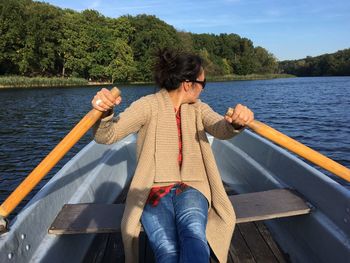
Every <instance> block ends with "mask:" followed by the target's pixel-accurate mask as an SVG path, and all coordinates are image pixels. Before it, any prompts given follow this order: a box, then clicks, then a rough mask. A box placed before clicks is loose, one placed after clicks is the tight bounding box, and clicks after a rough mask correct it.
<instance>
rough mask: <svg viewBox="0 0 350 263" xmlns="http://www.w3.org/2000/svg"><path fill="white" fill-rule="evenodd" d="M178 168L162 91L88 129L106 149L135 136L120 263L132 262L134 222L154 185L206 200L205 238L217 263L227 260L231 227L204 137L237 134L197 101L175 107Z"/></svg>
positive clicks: (172, 120) (230, 215)
mask: <svg viewBox="0 0 350 263" xmlns="http://www.w3.org/2000/svg"><path fill="white" fill-rule="evenodd" d="M181 129H182V143H183V162H182V166H181V170H180V169H179V166H178V163H177V160H178V159H177V157H178V150H179V148H178V147H179V146H178V134H177V133H178V131H177V127H176V119H175V113H174V107H173V104H172V102H171V99H170V97H169V94H168V92H167V91H166V90H165V89H162V90H161V91H159V92H158V93H156V94H152V95H148V96H145V97H142V98H140V99H139V100H137V101H135V102H133V103H132V104H131V105H130V106H129V107H128V108H127V109H126V110H125V111H124V112H122V113H121V114H120V115H119V116H118V117H117V118H113V114H112V115H110V116H107V117H105V118H103V119H102V120H100V121H99V122H98V123H97V124H96V125H95V126H94V139H95V141H96V142H97V143H103V144H111V143H114V142H116V141H118V140H120V139H122V138H124V137H125V136H127V135H129V134H131V133H137V134H138V136H137V167H136V170H135V174H134V177H133V179H132V182H131V185H130V189H129V192H128V195H127V199H126V206H125V211H124V215H123V219H122V238H123V244H124V250H125V261H126V262H138V236H139V233H140V227H141V223H140V218H141V215H142V211H143V207H144V205H145V202H146V199H147V197H148V194H149V191H150V189H151V188H152V186H154V185H162V184H163V185H165V184H169V183H170V182H177V181H183V182H185V183H186V184H188V185H190V186H192V187H194V188H196V189H198V190H199V191H201V192H202V193H203V195H204V196H205V197H206V198H207V199H208V202H209V211H208V223H207V227H206V236H207V240H208V242H209V245H210V247H211V248H212V250H213V252H214V253H215V255H216V257H217V258H218V260H219V261H220V262H226V261H227V254H228V250H229V246H230V242H231V238H232V234H233V230H234V226H235V221H236V220H235V213H234V210H233V207H232V205H231V202H230V201H229V199H228V197H227V195H226V192H225V190H224V187H223V184H222V181H221V177H220V174H219V171H218V168H217V166H216V163H215V159H214V155H213V153H212V150H211V146H210V144H209V142H208V139H207V136H206V132H208V133H209V134H211V135H213V136H214V137H216V138H219V139H228V138H231V137H233V136H234V135H235V134H238V133H239V132H240V130H235V129H234V128H233V127H232V125H230V124H229V123H228V122H227V121H225V120H224V118H223V117H222V116H221V115H219V114H217V113H216V112H214V111H213V110H212V109H211V108H210V107H209V106H208V105H207V104H205V103H203V102H201V101H200V100H197V102H196V103H193V104H183V105H181Z"/></svg>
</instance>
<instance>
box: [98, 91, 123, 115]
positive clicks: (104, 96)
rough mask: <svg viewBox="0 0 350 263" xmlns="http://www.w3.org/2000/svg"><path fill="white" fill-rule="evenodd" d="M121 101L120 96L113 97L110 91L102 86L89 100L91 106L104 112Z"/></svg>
mask: <svg viewBox="0 0 350 263" xmlns="http://www.w3.org/2000/svg"><path fill="white" fill-rule="evenodd" d="M121 102H122V97H121V96H119V97H118V98H114V96H113V94H112V92H110V91H109V90H108V89H106V88H103V89H101V90H100V91H98V92H97V93H96V95H95V97H94V98H93V100H92V101H91V104H92V107H93V108H94V109H96V110H99V111H102V112H106V111H109V110H111V109H112V108H113V107H114V106H115V105H119V104H120V103H121Z"/></svg>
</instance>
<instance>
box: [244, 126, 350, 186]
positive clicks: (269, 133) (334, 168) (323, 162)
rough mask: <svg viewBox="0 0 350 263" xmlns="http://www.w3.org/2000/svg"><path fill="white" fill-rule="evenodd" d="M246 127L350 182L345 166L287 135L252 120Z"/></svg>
mask: <svg viewBox="0 0 350 263" xmlns="http://www.w3.org/2000/svg"><path fill="white" fill-rule="evenodd" d="M247 126H248V127H249V128H251V129H252V130H253V131H254V132H256V133H257V134H259V135H261V136H263V137H265V138H267V139H269V140H271V141H272V142H274V143H276V144H278V145H280V146H282V147H284V148H286V149H288V150H289V151H291V152H293V153H296V154H298V155H299V156H301V157H303V158H305V159H306V160H309V161H310V162H312V163H314V164H316V165H318V166H320V167H322V168H324V169H326V170H328V171H330V172H331V173H333V174H335V175H337V176H339V177H341V178H343V179H344V180H346V181H348V182H350V170H349V169H348V168H346V167H345V166H343V165H341V164H339V163H337V162H335V161H333V160H332V159H330V158H328V157H326V156H324V155H322V154H321V153H319V152H316V151H315V150H313V149H311V148H309V147H307V146H306V145H304V144H302V143H300V142H298V141H296V140H294V139H292V138H290V137H288V136H287V135H285V134H283V133H281V132H279V131H277V130H275V129H273V128H271V127H270V126H268V125H266V124H264V123H262V122H259V121H257V120H254V121H252V122H251V123H249V124H248V125H247Z"/></svg>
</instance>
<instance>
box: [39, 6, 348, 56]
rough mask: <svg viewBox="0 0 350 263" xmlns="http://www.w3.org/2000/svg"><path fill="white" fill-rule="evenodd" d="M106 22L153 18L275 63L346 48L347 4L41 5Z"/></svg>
mask: <svg viewBox="0 0 350 263" xmlns="http://www.w3.org/2000/svg"><path fill="white" fill-rule="evenodd" d="M42 2H47V3H51V4H53V5H55V6H59V7H61V8H70V9H73V10H77V11H82V10H84V9H95V10H97V11H99V12H100V13H102V14H103V15H105V16H108V17H114V18H116V17H119V16H121V15H125V14H130V15H137V14H150V15H155V16H157V17H158V18H160V19H161V20H163V21H165V22H166V23H168V24H170V25H172V26H174V27H175V28H176V29H178V30H182V31H187V32H193V33H215V34H219V33H236V34H238V35H240V36H241V37H247V38H249V39H251V40H252V41H253V43H254V45H255V46H262V47H264V48H266V49H267V50H268V51H269V52H271V53H273V54H274V55H275V56H276V57H277V58H278V59H279V60H285V59H299V58H303V57H306V56H317V55H321V54H324V53H333V52H336V51H338V50H340V49H344V48H350V0H336V1H330V0H329V1H326V0H318V1H317V0H294V1H293V0H289V1H288V0H279V1H277V0H201V1H198V0H192V1H185V0H177V1H164V0H163V1H161V0H144V1H136V0H45V1H42Z"/></svg>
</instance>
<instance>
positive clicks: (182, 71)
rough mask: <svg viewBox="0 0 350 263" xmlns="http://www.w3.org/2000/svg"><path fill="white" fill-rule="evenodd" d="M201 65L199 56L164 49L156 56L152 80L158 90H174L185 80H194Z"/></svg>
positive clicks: (199, 71) (198, 73)
mask: <svg viewBox="0 0 350 263" xmlns="http://www.w3.org/2000/svg"><path fill="white" fill-rule="evenodd" d="M202 64H203V61H202V59H201V58H200V56H197V55H194V54H190V53H186V52H183V51H175V50H171V49H169V48H164V49H161V50H159V51H158V54H157V60H156V63H155V66H154V80H155V82H156V83H157V85H158V86H159V87H160V88H165V89H167V90H168V91H169V90H175V89H177V88H178V87H179V86H180V84H181V82H183V81H185V80H196V79H197V77H198V76H199V75H200V74H201V72H202V70H203V69H202Z"/></svg>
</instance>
